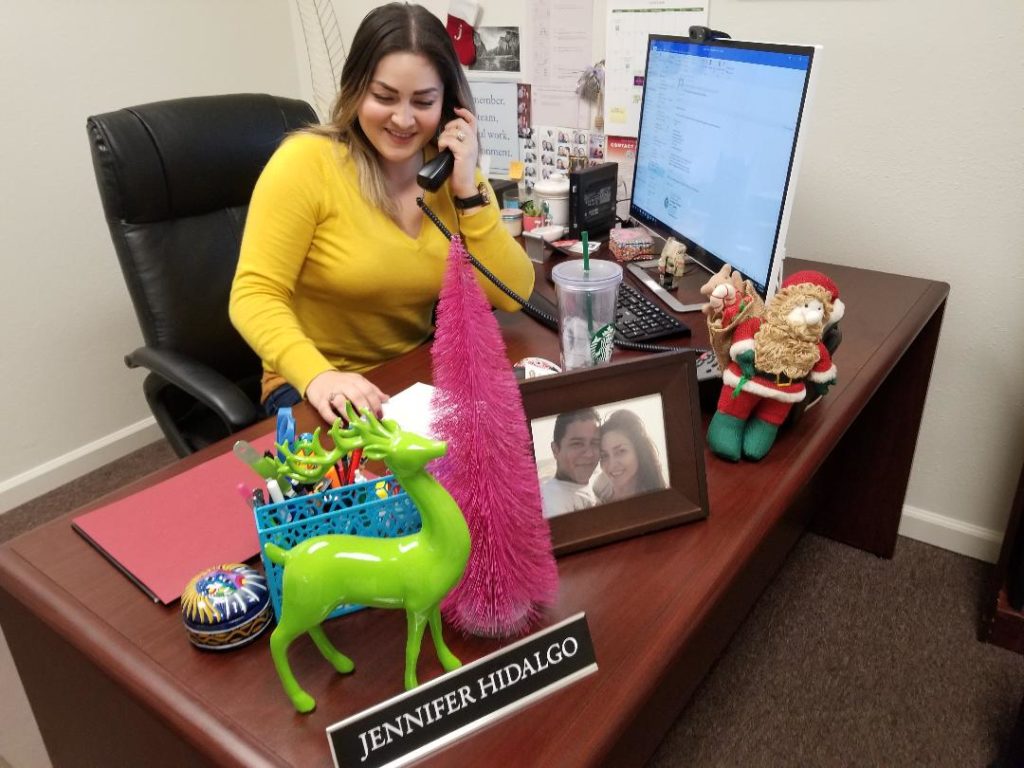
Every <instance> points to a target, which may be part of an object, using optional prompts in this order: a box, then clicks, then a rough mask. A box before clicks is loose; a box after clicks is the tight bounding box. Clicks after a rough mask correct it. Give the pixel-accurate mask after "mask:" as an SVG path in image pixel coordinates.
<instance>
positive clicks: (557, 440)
mask: <svg viewBox="0 0 1024 768" xmlns="http://www.w3.org/2000/svg"><path fill="white" fill-rule="evenodd" d="M600 422H601V418H600V416H598V413H597V411H596V410H594V409H593V408H584V409H582V410H578V411H569V412H567V413H562V414H559V415H558V418H556V419H555V429H554V439H553V440H552V441H551V453H552V454H553V455H554V457H555V476H554V477H553V478H550V479H549V480H545V481H544V482H543V483H541V486H540V491H541V498H542V500H543V504H544V516H545V517H555V516H556V515H564V514H566V513H567V512H575V511H576V510H578V509H586V508H587V507H592V506H594V505H595V504H596V503H597V499H596V498H595V497H594V492H593V491H592V490H591V488H590V478H591V476H592V475H593V474H594V470H595V469H597V463H598V461H599V460H600V457H601V436H600V429H599V428H600Z"/></svg>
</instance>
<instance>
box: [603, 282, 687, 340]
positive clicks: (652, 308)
mask: <svg viewBox="0 0 1024 768" xmlns="http://www.w3.org/2000/svg"><path fill="white" fill-rule="evenodd" d="M615 330H616V331H617V334H616V335H617V336H618V337H619V338H621V339H625V340H626V341H652V340H653V339H662V338H665V337H666V336H689V335H690V329H689V328H688V327H687V326H686V324H684V323H681V322H679V321H678V320H676V319H675V318H674V317H672V315H670V314H668V313H667V312H666V311H665V310H663V309H662V308H661V307H659V306H658V305H657V304H655V303H654V302H652V301H651V300H650V299H648V298H647V297H645V296H644V295H643V294H641V293H640V291H638V290H637V289H636V288H634V287H633V286H632V285H630V284H629V283H627V282H626V281H625V280H623V281H622V282H621V283H620V284H619V300H618V305H617V306H616V307H615Z"/></svg>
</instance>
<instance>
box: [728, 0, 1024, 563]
mask: <svg viewBox="0 0 1024 768" xmlns="http://www.w3.org/2000/svg"><path fill="white" fill-rule="evenodd" d="M711 19H712V26H714V27H715V28H717V29H724V30H727V31H729V32H731V33H732V34H733V36H734V37H751V38H757V39H778V40H786V41H794V42H812V43H821V44H823V45H824V46H825V56H824V57H823V59H822V64H823V65H824V66H823V67H822V69H821V71H820V75H821V77H820V79H819V81H818V93H817V101H816V104H815V112H814V116H813V120H814V123H813V125H812V128H811V134H810V135H809V137H810V141H809V144H808V146H807V148H806V149H807V152H806V154H805V155H804V159H803V167H802V171H801V177H800V183H799V187H798V190H797V203H796V208H795V210H794V212H793V219H792V223H791V228H790V233H789V254H790V255H793V256H799V257H804V258H818V259H821V260H823V261H831V262H836V263H840V264H849V265H853V266H859V267H867V268H870V269H878V270H883V271H888V272H898V273H902V274H908V275H915V276H920V277H928V278H933V279H936V280H943V281H946V282H948V283H949V284H950V286H951V290H950V298H949V303H948V306H947V310H946V316H945V320H944V323H943V329H942V337H941V340H940V343H939V349H938V354H937V357H936V360H935V368H934V371H933V374H932V380H931V387H930V390H929V395H928V401H927V404H926V407H925V414H924V421H923V423H922V428H921V434H920V437H919V441H918V446H917V453H916V456H915V460H914V469H913V474H912V476H911V482H910V488H909V490H908V494H907V504H908V509H906V510H905V513H904V525H903V526H902V529H901V530H902V531H903V532H904V533H907V534H909V535H912V536H914V537H915V538H921V539H924V540H926V541H930V542H931V543H935V544H938V545H940V546H947V547H948V548H953V549H959V550H960V551H964V552H965V553H966V554H972V555H974V556H978V557H983V558H985V559H994V558H995V556H996V555H997V554H998V541H999V539H1000V537H1001V535H1002V532H1003V530H1004V528H1005V524H1006V518H1007V516H1008V514H1009V508H1010V504H1011V501H1012V498H1013V490H1014V487H1015V485H1016V482H1017V478H1018V475H1019V473H1020V469H1021V461H1022V458H1024V356H1022V355H1020V354H1017V353H1016V346H1017V344H1016V341H1017V337H1018V334H1020V333H1021V332H1022V331H1024V301H1022V300H1021V296H1022V289H1024V215H1022V211H1024V184H1022V183H1021V178H1022V176H1024V152H1022V149H1021V148H1022V146H1024V4H1021V3H1020V2H1018V1H1017V0H989V1H988V2H984V3H975V4H971V5H970V6H967V5H964V4H963V3H958V2H954V1H953V0H938V1H936V2H925V1H924V0H889V2H884V3H880V2H870V1H865V2H853V1H852V0H836V1H825V2H806V1H802V0H713V1H712V6H711ZM841 289H842V286H840V290H841ZM855 312H857V307H856V306H851V307H848V308H847V313H848V314H852V313H855ZM836 362H837V364H838V365H839V367H840V369H839V375H840V376H842V349H841V348H840V351H839V353H838V355H837V361H836ZM878 437H879V440H880V441H881V440H884V439H885V435H879V436H878ZM865 480H866V481H870V478H865ZM972 539H973V540H974V543H973V544H972V543H971V540H972ZM958 542H959V544H958Z"/></svg>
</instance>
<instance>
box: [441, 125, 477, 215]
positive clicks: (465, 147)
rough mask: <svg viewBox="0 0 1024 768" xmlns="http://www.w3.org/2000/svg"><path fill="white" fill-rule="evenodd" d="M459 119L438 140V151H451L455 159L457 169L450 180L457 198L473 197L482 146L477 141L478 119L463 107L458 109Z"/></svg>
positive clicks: (475, 191)
mask: <svg viewBox="0 0 1024 768" xmlns="http://www.w3.org/2000/svg"><path fill="white" fill-rule="evenodd" d="M455 114H456V115H457V117H456V118H455V119H454V120H451V121H449V122H448V123H447V124H446V125H445V127H444V130H443V131H441V135H440V136H439V137H438V139H437V146H438V149H450V150H451V152H452V155H453V156H454V157H455V168H454V169H453V170H452V176H451V179H450V180H449V182H448V183H449V184H451V190H452V194H453V195H454V196H455V197H463V198H465V197H473V195H475V194H477V189H476V166H477V160H478V159H479V157H480V145H479V144H478V143H477V139H476V130H477V125H476V118H475V117H474V116H473V113H472V112H470V111H469V110H468V109H464V108H463V107H456V108H455Z"/></svg>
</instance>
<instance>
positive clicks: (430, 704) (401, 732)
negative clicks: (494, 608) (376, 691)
mask: <svg viewBox="0 0 1024 768" xmlns="http://www.w3.org/2000/svg"><path fill="white" fill-rule="evenodd" d="M596 671H597V660H596V659H595V657H594V644H593V642H591V639H590V630H589V628H588V627H587V617H586V616H585V615H584V614H582V613H580V614H577V615H576V616H573V617H571V618H569V619H566V620H565V621H563V622H561V623H560V624H556V625H555V626H553V627H548V628H547V629H545V630H543V631H542V632H538V633H536V634H533V635H530V636H529V637H525V638H523V639H522V640H519V641H517V642H515V643H513V644H512V645H509V646H507V647H505V648H502V649H501V650H500V651H497V652H496V653H492V654H491V655H490V656H485V657H484V658H482V659H478V660H477V661H474V662H473V663H472V664H467V665H466V666H464V667H461V668H460V669H457V670H455V671H453V672H449V673H448V674H446V675H442V676H441V677H439V678H437V679H436V680H431V681H430V682H429V683H424V684H423V685H421V686H419V687H418V688H415V689H413V690H411V691H407V692H406V693H403V694H401V695H399V696H396V697H394V698H393V699H388V700H387V701H385V702H383V703H381V704H378V705H377V706H376V707H373V708H372V709H367V710H365V711H363V712H360V713H359V714H358V715H354V716H353V717H350V718H347V719H345V720H342V721H341V722H340V723H336V724H334V725H332V726H330V727H329V728H328V729H327V740H328V741H329V742H330V745H331V754H332V755H333V756H334V764H335V765H336V766H338V767H339V768H353V766H374V767H377V766H399V765H405V764H406V763H408V762H411V761H412V760H416V759H418V758H420V757H422V756H423V755H425V754H427V753H428V752H431V751H433V750H435V749H439V748H440V747H442V746H444V745H445V744H448V743H450V742H452V741H455V740H456V739H458V738H461V737H462V736H465V735H466V734H468V733H472V732H473V731H475V730H478V729H480V728H483V727H484V726H486V725H489V724H490V723H492V722H494V721H495V720H497V719H498V718H499V717H503V716H505V715H507V714H509V713H511V712H513V711H515V710H516V709H519V708H521V707H524V706H526V705H527V704H529V703H530V702H533V701H536V700H537V699H539V698H541V697H543V696H546V695H548V694H549V693H552V692H554V691H556V690H558V689H559V688H562V687H564V686H566V685H569V684H570V683H573V682H575V681H576V680H579V679H580V678H582V677H586V676H587V675H589V674H591V673H593V672H596Z"/></svg>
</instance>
